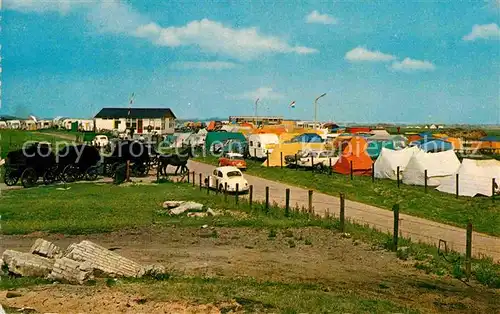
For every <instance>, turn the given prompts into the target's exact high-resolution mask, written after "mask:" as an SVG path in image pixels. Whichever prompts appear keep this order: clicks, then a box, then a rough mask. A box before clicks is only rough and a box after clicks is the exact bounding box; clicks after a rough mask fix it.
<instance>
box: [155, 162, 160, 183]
mask: <svg viewBox="0 0 500 314" xmlns="http://www.w3.org/2000/svg"><path fill="white" fill-rule="evenodd" d="M156 183H160V166H158V168H156Z"/></svg>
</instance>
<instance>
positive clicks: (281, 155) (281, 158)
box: [280, 152, 283, 169]
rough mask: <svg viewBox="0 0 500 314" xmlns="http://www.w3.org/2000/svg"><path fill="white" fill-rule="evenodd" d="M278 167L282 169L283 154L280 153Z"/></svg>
mask: <svg viewBox="0 0 500 314" xmlns="http://www.w3.org/2000/svg"><path fill="white" fill-rule="evenodd" d="M280 167H281V169H283V152H280Z"/></svg>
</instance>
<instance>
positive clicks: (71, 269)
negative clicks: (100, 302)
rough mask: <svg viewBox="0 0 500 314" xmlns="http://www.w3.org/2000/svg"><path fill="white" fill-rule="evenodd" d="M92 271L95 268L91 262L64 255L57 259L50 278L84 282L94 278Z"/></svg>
mask: <svg viewBox="0 0 500 314" xmlns="http://www.w3.org/2000/svg"><path fill="white" fill-rule="evenodd" d="M92 273H93V268H92V267H91V265H90V263H89V262H77V261H74V260H72V259H69V258H66V257H63V258H58V259H56V261H55V263H54V267H53V268H52V272H51V273H50V275H49V278H50V279H54V280H61V281H67V282H69V283H79V284H83V283H84V282H85V281H87V280H89V279H92V277H93V275H92Z"/></svg>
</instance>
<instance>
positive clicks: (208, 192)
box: [207, 176, 210, 195]
mask: <svg viewBox="0 0 500 314" xmlns="http://www.w3.org/2000/svg"><path fill="white" fill-rule="evenodd" d="M209 194H210V177H209V176H207V195H209Z"/></svg>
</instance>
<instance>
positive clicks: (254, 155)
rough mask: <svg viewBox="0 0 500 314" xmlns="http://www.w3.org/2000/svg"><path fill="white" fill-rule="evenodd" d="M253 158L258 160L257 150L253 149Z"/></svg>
mask: <svg viewBox="0 0 500 314" xmlns="http://www.w3.org/2000/svg"><path fill="white" fill-rule="evenodd" d="M253 158H255V159H257V148H254V149H253Z"/></svg>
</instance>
